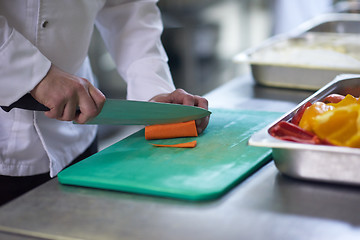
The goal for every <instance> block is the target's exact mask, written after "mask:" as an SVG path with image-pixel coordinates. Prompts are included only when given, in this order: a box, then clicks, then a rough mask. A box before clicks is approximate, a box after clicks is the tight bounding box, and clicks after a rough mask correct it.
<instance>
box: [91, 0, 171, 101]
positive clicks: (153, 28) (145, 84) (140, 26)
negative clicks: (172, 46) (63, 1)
mask: <svg viewBox="0 0 360 240" xmlns="http://www.w3.org/2000/svg"><path fill="white" fill-rule="evenodd" d="M156 2H157V1H155V0H150V1H149V0H146V1H144V0H133V1H107V2H106V4H105V6H104V8H103V9H102V10H101V11H100V12H99V14H98V16H97V19H96V26H97V28H98V30H99V32H100V34H101V35H102V38H103V39H104V42H105V45H106V47H107V49H108V50H109V53H110V54H111V55H112V57H113V59H114V61H115V63H116V66H117V70H118V72H119V73H120V76H121V77H122V78H123V79H124V80H125V81H126V82H127V98H128V99H133V100H144V101H147V100H149V99H151V98H152V97H154V96H155V95H158V94H161V93H169V92H172V91H173V90H175V87H174V84H173V81H172V77H171V74H170V70H169V66H168V63H167V61H168V58H167V55H166V53H165V50H164V48H163V45H162V43H161V38H160V37H161V34H162V31H163V25H162V21H161V15H160V11H159V9H158V7H157V5H156Z"/></svg>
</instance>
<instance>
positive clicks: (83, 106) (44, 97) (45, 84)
mask: <svg viewBox="0 0 360 240" xmlns="http://www.w3.org/2000/svg"><path fill="white" fill-rule="evenodd" d="M30 93H31V95H32V96H33V97H34V98H35V99H36V100H38V101H39V102H40V103H42V104H44V105H45V106H47V107H48V108H49V109H50V110H49V111H48V112H46V113H45V115H46V116H47V117H49V118H54V119H58V120H62V121H76V122H78V123H85V122H86V121H88V120H89V119H91V118H93V117H95V116H96V115H98V114H99V113H100V111H101V109H102V107H103V105H104V103H105V96H104V95H103V94H102V93H101V91H100V90H98V89H97V88H95V87H94V86H93V85H92V84H91V83H90V82H89V81H88V80H87V79H84V78H79V77H77V76H74V75H71V74H68V73H66V72H63V71H62V70H60V69H58V68H56V67H55V66H51V68H50V70H49V72H48V74H47V75H46V76H45V78H44V79H43V80H42V81H40V83H39V84H38V85H37V86H36V87H35V88H34V89H33V90H32V91H31V92H30ZM78 109H79V110H80V113H77V111H78Z"/></svg>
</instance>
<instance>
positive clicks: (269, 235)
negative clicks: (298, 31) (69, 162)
mask: <svg viewBox="0 0 360 240" xmlns="http://www.w3.org/2000/svg"><path fill="white" fill-rule="evenodd" d="M311 94H312V93H311V92H308V91H296V90H285V89H275V88H264V87H261V86H257V85H254V84H253V82H252V80H251V79H250V78H248V77H244V78H238V79H235V80H233V81H231V82H229V83H228V84H226V85H224V86H223V87H221V88H219V89H217V90H215V91H213V92H211V93H209V94H208V95H207V97H208V99H209V100H210V106H211V107H225V108H252V109H259V110H269V111H271V110H276V111H284V112H285V111H288V110H290V109H291V108H293V107H295V106H296V105H297V103H298V102H299V101H301V100H303V99H304V98H306V97H308V96H309V95H311ZM359 202H360V189H359V188H355V187H347V186H337V185H330V184H320V183H313V182H305V181H297V180H294V179H291V178H287V177H285V176H283V175H281V174H280V173H279V172H278V171H277V169H276V167H275V166H274V163H273V162H271V163H269V164H268V165H266V166H265V167H263V168H262V169H260V170H259V171H258V172H256V173H255V174H253V175H252V176H250V177H249V178H247V179H246V180H245V181H243V182H242V183H240V184H239V185H237V186H236V187H235V188H234V189H232V190H231V191H230V192H229V193H227V194H226V195H225V196H223V197H222V198H220V199H217V200H214V201H208V202H186V201H179V200H171V199H165V198H156V197H148V196H143V195H135V194H127V193H121V192H112V191H105V190H97V189H89V188H80V187H70V186H62V185H60V184H58V182H57V179H54V180H52V181H50V182H48V183H46V184H44V185H42V186H40V187H39V188H37V189H35V190H33V191H31V192H29V193H27V194H25V195H24V196H22V197H20V198H18V199H16V200H14V201H12V202H10V203H9V204H7V205H4V206H3V207H1V208H0V237H2V235H1V234H3V235H5V236H6V235H8V232H18V231H21V232H22V233H24V234H25V235H26V232H28V233H32V234H43V236H56V237H57V238H58V239H62V237H64V238H65V237H66V238H69V239H71V238H74V239H129V240H130V239H156V240H161V239H166V240H168V239H171V240H176V239H181V240H183V239H196V240H198V239H207V240H211V239H216V240H218V239H226V240H231V239H236V240H238V239H251V240H263V239H264V240H269V239H270V240H271V239H276V240H278V239H291V240H303V239H306V240H322V239H326V240H329V239H331V240H333V239H336V240H337V239H339V240H343V239H350V240H352V239H360V215H359V214H358V212H359V211H360V205H359ZM38 238H40V239H41V237H38ZM24 239H31V238H29V237H25V238H24ZM45 239H46V238H45Z"/></svg>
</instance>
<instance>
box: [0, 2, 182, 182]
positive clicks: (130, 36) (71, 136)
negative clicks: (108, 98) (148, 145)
mask: <svg viewBox="0 0 360 240" xmlns="http://www.w3.org/2000/svg"><path fill="white" fill-rule="evenodd" d="M94 23H95V25H96V26H97V28H98V29H99V31H100V33H101V35H102V37H103V39H104V41H105V45H106V46H107V48H108V50H109V52H110V54H111V55H112V57H113V58H114V61H115V63H116V65H117V69H118V71H119V73H120V75H121V76H122V78H123V79H125V81H126V82H127V87H128V89H127V90H128V95H127V98H128V99H137V100H144V101H146V100H149V99H150V98H152V97H153V96H155V95H157V94H160V93H167V92H171V91H173V90H174V89H175V88H174V85H173V82H172V79H171V75H170V72H169V68H168V65H167V56H166V54H165V51H164V49H163V47H162V44H161V42H160V35H161V32H162V23H161V18H160V13H159V10H158V8H157V6H156V0H131V1H129V0H118V1H106V0H61V1H57V0H1V1H0V83H1V87H0V105H1V106H7V105H10V104H11V103H13V102H15V101H16V100H18V99H19V98H20V97H22V96H23V95H25V94H26V93H27V92H29V91H31V90H32V89H33V88H34V87H35V86H36V85H37V84H38V83H39V82H40V81H41V80H42V79H43V77H44V76H45V75H46V74H47V72H48V70H49V68H50V65H51V63H52V64H54V65H56V66H57V67H59V68H60V69H62V70H64V71H66V72H68V73H71V74H75V75H77V76H80V77H85V78H87V79H89V80H90V81H91V82H93V77H92V73H91V69H90V64H89V61H88V59H87V51H88V47H89V43H90V39H91V35H92V31H93V27H94ZM96 130H97V129H96V126H91V125H89V126H87V125H76V124H73V123H72V122H64V121H59V120H55V119H50V118H47V117H46V116H45V115H44V113H42V112H34V111H29V110H21V109H13V110H11V111H10V112H8V113H7V112H5V111H2V110H0V175H10V176H28V175H35V174H40V173H45V172H48V171H50V175H51V176H52V177H53V176H55V175H56V174H57V173H58V172H59V171H61V170H62V169H63V168H64V167H65V166H66V165H67V164H69V163H70V162H71V161H72V160H73V159H75V158H76V157H77V156H78V155H80V154H81V153H82V152H83V151H84V150H85V149H86V148H87V147H88V146H89V145H90V143H91V142H92V141H93V140H94V138H95V135H96Z"/></svg>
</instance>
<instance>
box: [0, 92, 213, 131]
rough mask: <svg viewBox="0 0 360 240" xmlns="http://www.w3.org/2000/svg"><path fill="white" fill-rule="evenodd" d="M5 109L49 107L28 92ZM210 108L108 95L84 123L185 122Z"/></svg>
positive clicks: (200, 115) (204, 113) (152, 123)
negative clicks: (109, 97) (132, 99)
mask: <svg viewBox="0 0 360 240" xmlns="http://www.w3.org/2000/svg"><path fill="white" fill-rule="evenodd" d="M1 108H2V109H3V110H5V111H7V112H8V111H10V110H11V109H13V108H22V109H27V110H34V111H49V108H47V107H46V106H44V105H42V104H41V103H39V102H38V101H36V100H35V99H34V98H33V97H32V96H31V95H30V94H26V95H25V96H23V97H22V98H20V99H19V100H18V101H16V102H15V103H13V104H11V105H10V106H8V107H4V106H2V107H1ZM210 114H211V112H210V111H208V110H206V109H203V108H199V107H194V106H185V105H180V104H170V103H158V102H145V101H131V100H121V99H107V100H106V102H105V104H104V106H103V108H102V110H101V112H100V113H99V115H97V116H96V117H95V118H93V119H92V120H90V121H88V122H86V123H85V124H101V125H154V124H165V123H177V122H186V121H190V120H196V119H200V118H203V117H206V116H208V115H210Z"/></svg>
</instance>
